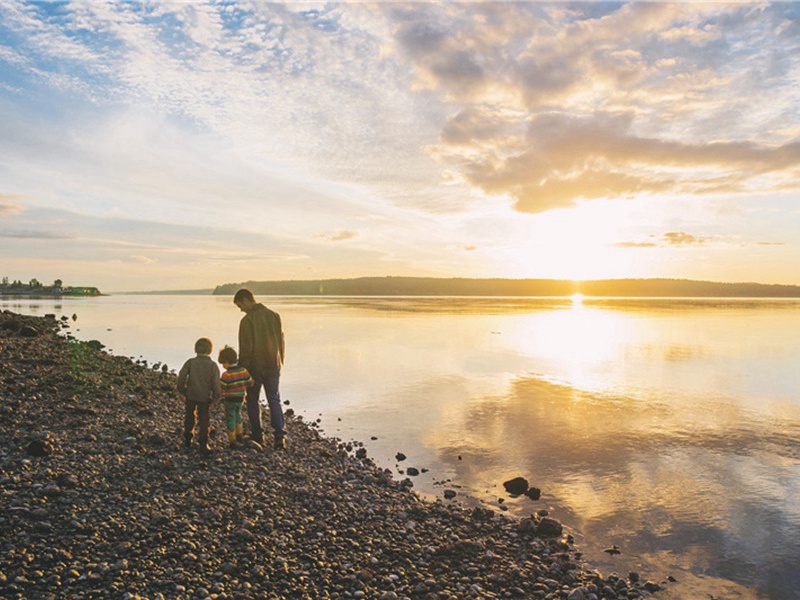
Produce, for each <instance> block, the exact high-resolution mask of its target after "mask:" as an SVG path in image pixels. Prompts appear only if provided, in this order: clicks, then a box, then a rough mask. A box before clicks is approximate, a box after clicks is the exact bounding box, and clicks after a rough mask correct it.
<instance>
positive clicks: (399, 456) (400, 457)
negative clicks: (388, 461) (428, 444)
mask: <svg viewBox="0 0 800 600" xmlns="http://www.w3.org/2000/svg"><path fill="white" fill-rule="evenodd" d="M394 458H395V460H396V461H397V462H403V461H404V460H405V459H406V458H408V457H407V456H406V455H405V454H403V453H402V452H398V453H397V454H395V455H394Z"/></svg>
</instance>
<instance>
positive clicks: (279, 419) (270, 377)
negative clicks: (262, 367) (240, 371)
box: [247, 370, 286, 444]
mask: <svg viewBox="0 0 800 600" xmlns="http://www.w3.org/2000/svg"><path fill="white" fill-rule="evenodd" d="M250 375H251V376H252V377H253V385H252V387H249V388H247V417H248V419H249V421H250V432H251V436H252V438H253V439H254V440H255V441H257V442H258V443H259V444H263V443H264V434H263V432H262V430H261V404H259V402H258V397H259V395H260V394H261V387H262V386H263V387H264V392H265V393H266V395H267V404H268V405H269V421H270V424H271V425H272V429H273V430H274V432H275V439H276V440H278V439H283V437H284V436H285V435H286V429H285V421H284V419H283V408H282V407H281V393H280V391H278V384H279V383H280V379H281V372H280V370H278V371H274V372H272V373H267V374H266V375H262V374H258V375H257V374H255V373H251V374H250Z"/></svg>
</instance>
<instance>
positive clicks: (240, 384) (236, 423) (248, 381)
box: [219, 346, 253, 448]
mask: <svg viewBox="0 0 800 600" xmlns="http://www.w3.org/2000/svg"><path fill="white" fill-rule="evenodd" d="M236 362H237V356H236V350H234V349H233V348H229V347H228V346H225V347H224V348H223V349H222V350H220V351H219V363H220V364H221V365H222V366H223V367H225V372H224V373H223V374H222V375H221V376H220V378H219V386H220V391H221V392H222V406H223V407H224V408H225V426H226V427H227V428H228V443H229V444H230V446H231V448H235V447H236V445H237V444H238V443H240V442H241V441H242V404H244V395H245V392H246V391H247V388H249V387H251V386H252V385H253V378H252V377H250V373H248V372H247V369H245V368H244V367H240V366H239V365H237V364H236Z"/></svg>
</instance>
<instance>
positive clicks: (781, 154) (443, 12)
mask: <svg viewBox="0 0 800 600" xmlns="http://www.w3.org/2000/svg"><path fill="white" fill-rule="evenodd" d="M791 10H792V9H790V8H789V7H786V6H781V5H770V6H769V7H767V6H758V7H755V6H750V5H719V4H709V3H704V4H695V3H663V4H660V3H659V4H655V3H630V4H623V5H618V6H613V7H612V6H611V5H599V4H593V3H582V4H576V5H571V6H565V5H564V6H562V5H546V4H542V5H535V4H527V3H524V4H523V3H508V4H505V3H503V4H496V5H479V6H475V5H471V9H470V10H465V9H462V8H459V7H458V6H457V5H456V6H447V7H441V8H439V9H438V10H435V9H434V8H427V9H426V10H420V11H419V12H418V14H417V13H416V12H415V11H413V10H407V11H394V13H393V14H394V15H399V16H395V18H396V20H397V21H398V25H397V27H396V29H395V36H396V41H397V45H398V48H400V49H401V51H402V52H403V53H404V55H405V56H406V57H407V58H408V59H409V60H410V61H411V62H412V63H413V64H414V67H415V69H416V71H417V77H418V85H419V86H421V87H423V88H425V89H429V90H433V91H435V92H437V93H439V94H441V96H442V97H443V98H444V99H445V101H448V102H450V103H451V105H452V106H453V107H454V111H453V113H452V114H451V116H450V117H449V118H448V120H447V121H446V122H445V123H444V125H443V127H442V128H441V130H440V135H439V141H438V143H437V144H433V145H430V146H429V147H428V149H429V152H430V154H431V155H432V156H433V157H434V158H436V159H437V160H439V161H440V162H442V163H443V164H445V165H446V166H447V167H449V168H450V169H455V170H456V171H457V172H458V173H460V175H461V177H462V179H463V181H465V182H467V183H468V184H470V185H472V186H474V187H475V188H477V189H479V190H481V191H482V192H484V193H486V194H489V195H491V196H497V197H508V198H510V199H512V201H513V203H514V207H515V208H516V209H517V210H519V211H521V212H527V213H540V212H544V211H548V210H552V209H555V208H564V207H570V206H573V205H575V204H576V203H578V202H580V201H581V200H587V199H589V200H592V199H600V198H635V197H639V196H642V195H665V194H670V195H689V196H707V195H710V194H715V195H720V194H723V193H724V194H741V193H752V192H768V191H784V190H797V189H800V177H798V175H800V142H799V141H798V138H797V136H796V135H793V134H792V133H791V132H792V131H793V130H794V129H793V126H796V125H797V124H798V118H797V116H796V112H794V111H792V109H791V108H790V107H791V106H793V105H796V102H797V99H798V96H797V88H796V85H795V84H794V79H795V78H794V76H793V75H792V73H793V72H794V71H795V69H796V65H795V64H794V62H793V59H791V58H790V57H789V55H790V54H792V53H793V52H794V51H795V50H796V49H798V47H799V45H798V42H797V38H796V37H794V36H795V35H796V34H797V26H796V25H795V24H794V23H796V19H794V18H792V12H791ZM787 53H788V54H787ZM734 57H735V59H734ZM764 89H769V90H770V95H771V97H774V98H776V102H775V103H774V104H771V106H766V105H764V104H763V102H762V101H761V98H762V95H763V90H764ZM756 107H757V108H756Z"/></svg>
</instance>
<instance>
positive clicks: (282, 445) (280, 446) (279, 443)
mask: <svg viewBox="0 0 800 600" xmlns="http://www.w3.org/2000/svg"><path fill="white" fill-rule="evenodd" d="M274 448H275V450H285V449H286V440H285V439H283V438H282V437H279V438H275V445H274Z"/></svg>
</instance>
